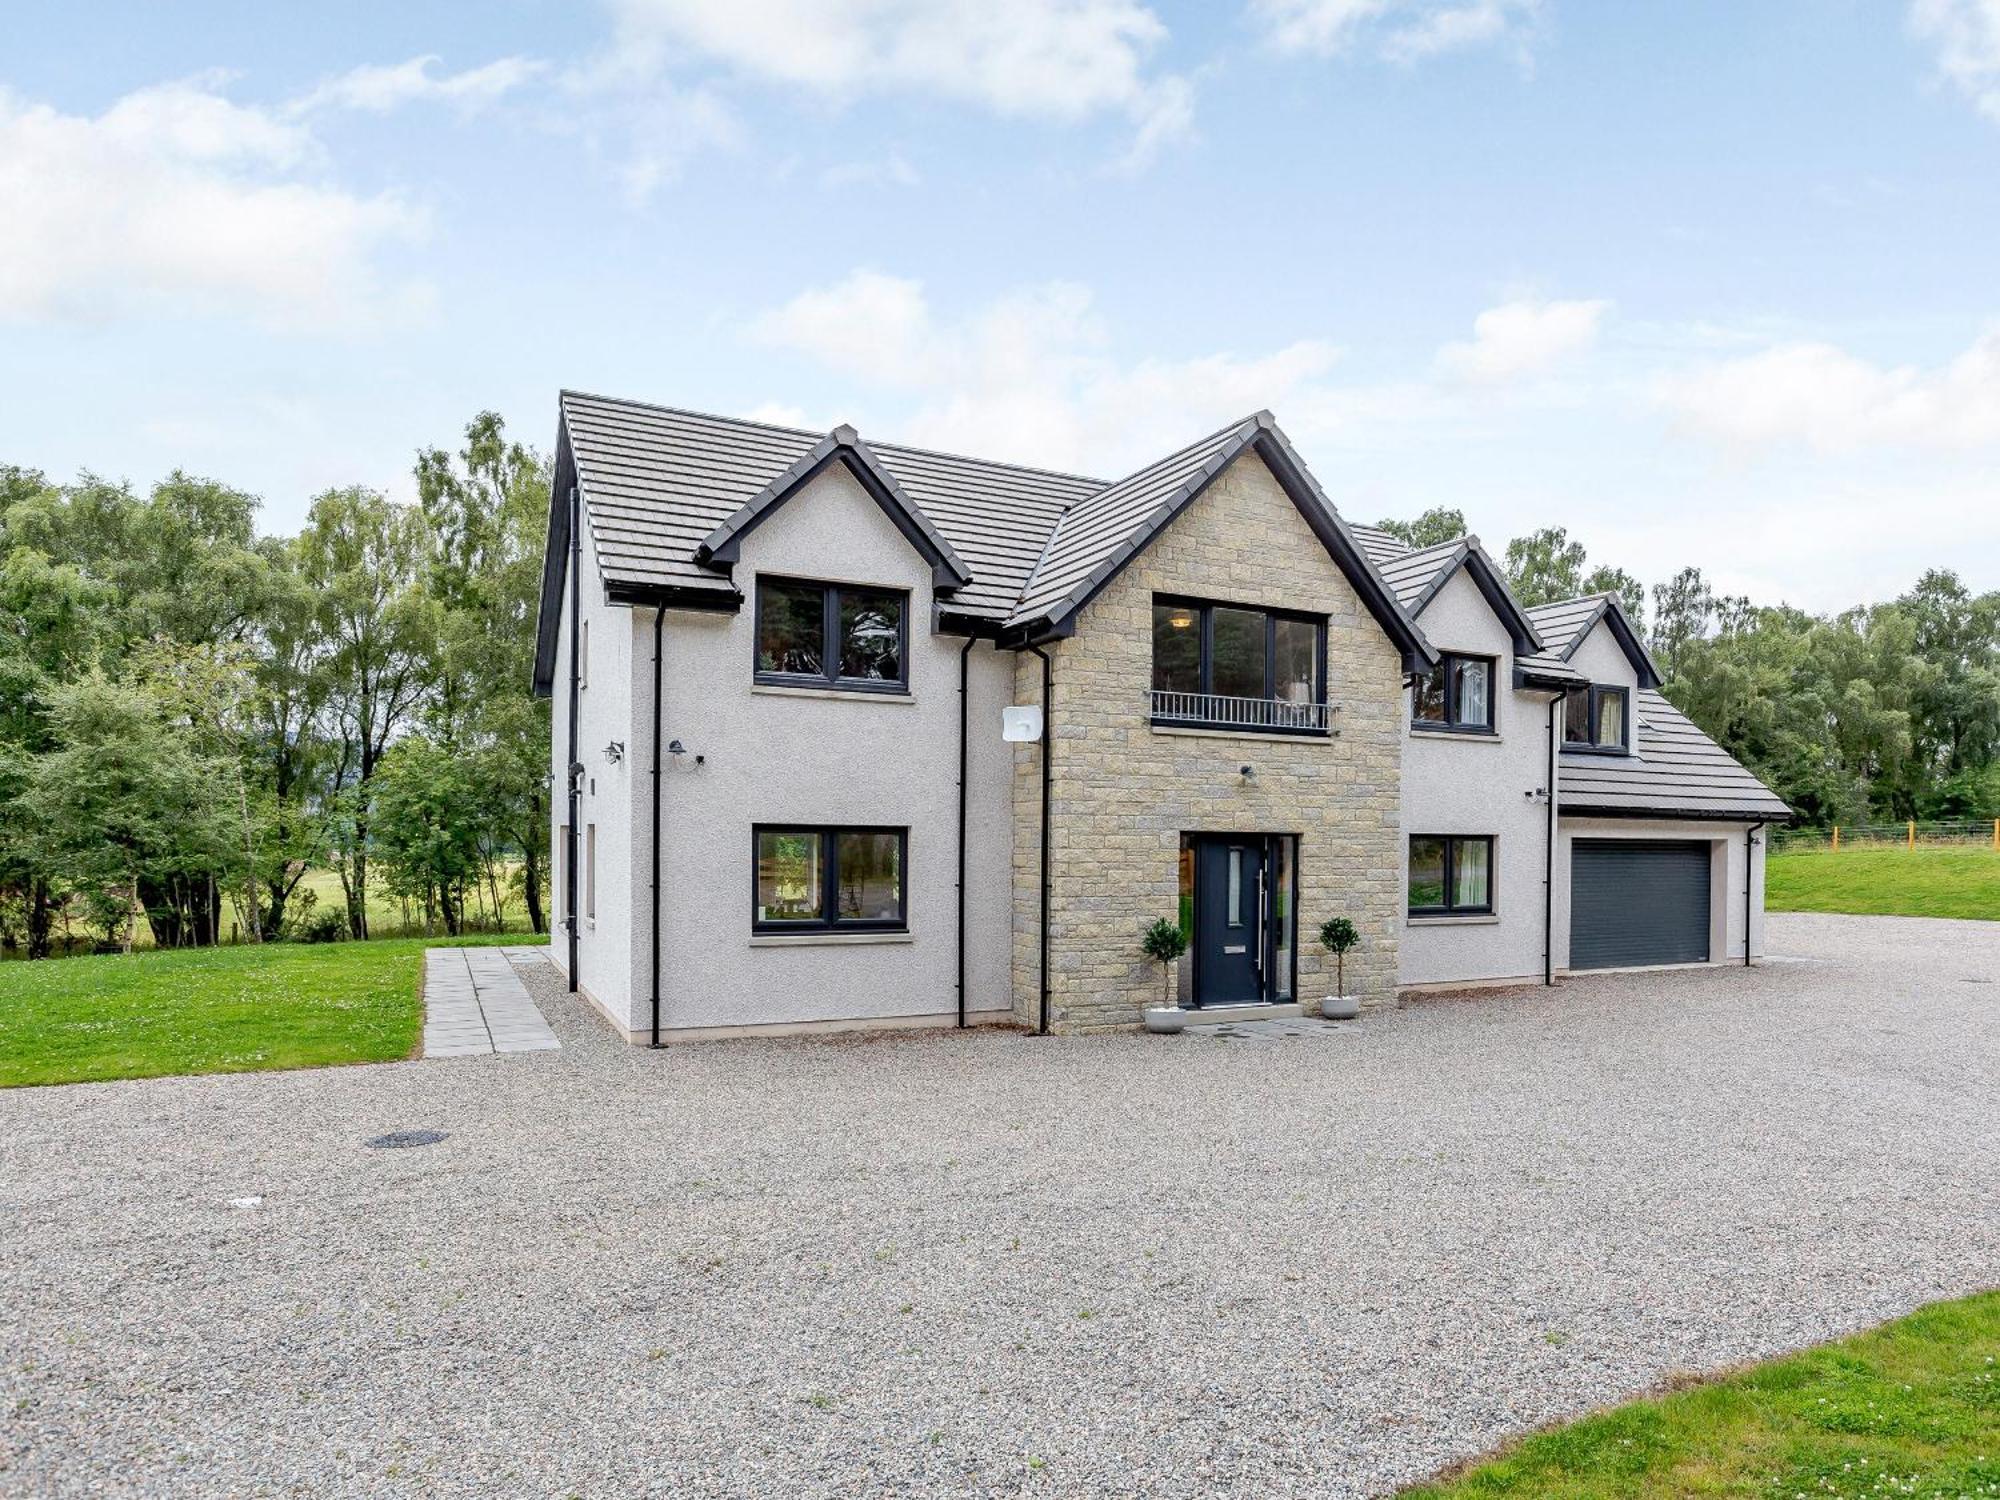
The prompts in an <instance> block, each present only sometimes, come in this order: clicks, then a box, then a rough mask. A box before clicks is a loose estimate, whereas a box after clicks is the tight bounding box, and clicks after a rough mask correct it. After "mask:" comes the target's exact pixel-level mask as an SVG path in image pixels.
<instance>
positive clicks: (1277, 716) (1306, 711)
mask: <svg viewBox="0 0 2000 1500" xmlns="http://www.w3.org/2000/svg"><path fill="white" fill-rule="evenodd" d="M1150 697H1151V701H1152V715H1153V722H1154V723H1155V724H1169V725H1178V726H1181V727H1184V728H1188V729H1238V730H1248V731H1250V732H1251V733H1255V734H1328V733H1331V731H1332V728H1333V716H1334V715H1335V714H1336V713H1338V712H1339V711H1340V710H1339V708H1338V707H1337V706H1335V705H1334V704H1331V703H1295V702H1293V701H1292V700H1290V699H1288V698H1232V697H1229V696H1227V695H1226V694H1222V693H1181V692H1174V691H1172V690H1169V689H1166V688H1154V689H1152V690H1151V694H1150Z"/></svg>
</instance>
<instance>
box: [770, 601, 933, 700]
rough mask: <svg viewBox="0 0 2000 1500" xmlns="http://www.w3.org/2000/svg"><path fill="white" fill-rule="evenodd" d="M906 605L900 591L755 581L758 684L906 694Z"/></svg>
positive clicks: (907, 642)
mask: <svg viewBox="0 0 2000 1500" xmlns="http://www.w3.org/2000/svg"><path fill="white" fill-rule="evenodd" d="M909 602H910V600H909V595H908V594H906V593H904V592H903V591H902V590H900V589H871V588H860V587H857V586H856V585H853V584H846V583H811V582H807V581H805V580H803V579H795V578H759V579H758V580H757V672H756V680H757V681H758V682H761V683H765V684H768V685H770V686H773V687H810V688H836V689H839V690H841V691H843V692H852V693H905V692H908V691H909V682H910V678H909V649H908V647H909V630H908V624H907V620H908V615H909Z"/></svg>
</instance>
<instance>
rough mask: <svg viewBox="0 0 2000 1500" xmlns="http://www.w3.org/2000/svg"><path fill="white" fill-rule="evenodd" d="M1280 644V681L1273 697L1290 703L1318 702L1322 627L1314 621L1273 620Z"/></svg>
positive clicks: (1274, 688) (1274, 687) (1278, 655)
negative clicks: (1320, 634)
mask: <svg viewBox="0 0 2000 1500" xmlns="http://www.w3.org/2000/svg"><path fill="white" fill-rule="evenodd" d="M1272 629H1273V630H1274V632H1275V637H1274V638H1275V640H1276V643H1277V647H1276V651H1275V656H1276V667H1277V681H1276V682H1275V683H1274V684H1273V687H1272V696H1273V697H1275V698H1282V699H1283V700H1284V701H1285V702H1287V703H1312V702H1315V701H1317V698H1318V694H1317V692H1316V691H1315V690H1316V689H1317V688H1318V686H1319V626H1318V625H1316V624H1314V623H1313V622H1312V621H1311V620H1275V621H1273V622H1272Z"/></svg>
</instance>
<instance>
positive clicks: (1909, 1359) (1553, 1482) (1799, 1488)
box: [1404, 1292, 2000, 1500]
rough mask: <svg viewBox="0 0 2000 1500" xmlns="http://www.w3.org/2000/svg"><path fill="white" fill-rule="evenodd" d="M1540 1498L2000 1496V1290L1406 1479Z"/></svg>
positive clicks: (1425, 1489)
mask: <svg viewBox="0 0 2000 1500" xmlns="http://www.w3.org/2000/svg"><path fill="white" fill-rule="evenodd" d="M1404 1493H1405V1497H1406V1500H1475V1497H1478V1500H1484V1497H1491V1496H1534V1497H1536V1500H1585V1497H1593V1500H1594V1497H1599V1496H1608V1495H1617V1496H1629V1497H1633V1500H1669V1497H1673V1500H1679V1497H1683V1496H1688V1497H1691V1496H1704V1497H1706V1496H1758V1497H1769V1500H1778V1497H1783V1500H1792V1497H1795V1496H1811V1497H1815V1500H1818V1497H1823V1496H1843V1497H1856V1500H1858V1497H1863V1496H1888V1495H1897V1496H1918V1497H1923V1500H1944V1497H1948V1496H1949V1497H1958V1496H1971V1495H1994V1494H2000V1292H1982V1293H1980V1294H1978V1295H1976V1296H1972V1297H1966V1298H1964V1299H1962V1300H1960V1301H1956V1302H1939V1303H1935V1304H1933V1305H1932V1306H1930V1307H1926V1308H1923V1309H1921V1310H1920V1311H1918V1312H1915V1313H1912V1314H1911V1315H1910V1316H1909V1317H1907V1318H1899V1319H1897V1320H1896V1321H1895V1322H1893V1323H1886V1324H1884V1325H1883V1326H1882V1327H1880V1328H1877V1329H1875V1330H1873V1331H1872V1332H1869V1333H1863V1334H1857V1335H1855V1336H1854V1337H1853V1338H1847V1339H1841V1340H1839V1341H1838V1342H1836V1343H1832V1344H1824V1345H1821V1346H1820V1347H1819V1348H1816V1349H1807V1350H1805V1351H1803V1352H1802V1353H1799V1354H1793V1355H1788V1356H1786V1357H1784V1358H1782V1359H1775V1360H1771V1361H1769V1362H1768V1363H1765V1364H1760V1365H1754V1366H1751V1367H1750V1368H1749V1369H1746V1370H1742V1371H1740V1372H1738V1373H1736V1374H1733V1375H1728V1376H1724V1377H1722V1378H1720V1379H1717V1380H1713V1381H1708V1382H1705V1383H1703V1384H1701V1385H1697V1386H1694V1387H1692V1388H1690V1389H1688V1390H1684V1391H1680V1392H1677V1393H1676V1394H1673V1395H1669V1396H1662V1397H1658V1398H1654V1399H1650V1400H1643V1401H1634V1402H1631V1403H1629V1404H1628V1405H1625V1406H1620V1407H1617V1408H1615V1409H1613V1410H1611V1411H1608V1412H1604V1413H1602V1414H1600V1415H1598V1416H1594V1417H1586V1418H1584V1419H1583V1420H1582V1421H1580V1422H1574V1423H1571V1424H1570V1425H1568V1426H1565V1427H1559V1428H1555V1429H1553V1430H1551V1431H1548V1432H1544V1433H1540V1434H1538V1435H1537V1436H1534V1437H1531V1438H1527V1439H1524V1440H1523V1441H1521V1442H1520V1443H1518V1444H1516V1445H1514V1446H1513V1447H1511V1448H1509V1449H1507V1450H1505V1451H1504V1452H1502V1453H1501V1454H1500V1455H1499V1456H1498V1457H1496V1458H1493V1459H1489V1460H1487V1461H1485V1462H1482V1463H1478V1464H1476V1465H1474V1466H1473V1467H1471V1468H1469V1469H1467V1470H1465V1471H1464V1472H1462V1473H1460V1474H1458V1475H1456V1476H1454V1477H1451V1478H1447V1479H1444V1480H1440V1481H1438V1482H1435V1483H1432V1484H1427V1485H1421V1486H1419V1487H1417V1488H1415V1489H1412V1490H1407V1491H1405V1492H1404Z"/></svg>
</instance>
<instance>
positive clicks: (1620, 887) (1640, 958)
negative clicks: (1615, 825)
mask: <svg viewBox="0 0 2000 1500" xmlns="http://www.w3.org/2000/svg"><path fill="white" fill-rule="evenodd" d="M1710 847H1711V846H1710V845H1709V844H1708V843H1706V842H1697V841H1694V840H1682V839H1578V840H1577V841H1576V842H1575V843H1574V844H1573V845H1572V846H1571V848H1572V852H1571V854H1570V867H1569V875H1570V879H1569V891H1570V897H1569V902H1570V904H1569V913H1570V915H1569V966H1570V967H1571V968H1572V969H1624V968H1633V967H1637V966H1638V965H1641V964H1695V963H1706V962H1707V961H1708V902H1709V850H1710Z"/></svg>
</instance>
